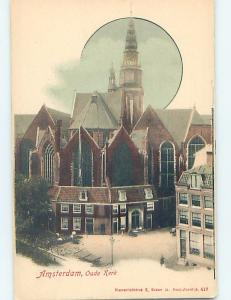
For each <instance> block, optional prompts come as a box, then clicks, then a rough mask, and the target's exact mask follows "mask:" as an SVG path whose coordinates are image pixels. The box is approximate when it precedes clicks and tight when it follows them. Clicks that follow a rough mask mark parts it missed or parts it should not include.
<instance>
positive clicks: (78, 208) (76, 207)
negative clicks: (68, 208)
mask: <svg viewBox="0 0 231 300" xmlns="http://www.w3.org/2000/svg"><path fill="white" fill-rule="evenodd" d="M73 213H81V204H73Z"/></svg>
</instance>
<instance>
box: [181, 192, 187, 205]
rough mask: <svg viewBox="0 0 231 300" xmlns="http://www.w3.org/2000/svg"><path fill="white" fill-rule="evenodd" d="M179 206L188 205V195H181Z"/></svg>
mask: <svg viewBox="0 0 231 300" xmlns="http://www.w3.org/2000/svg"><path fill="white" fill-rule="evenodd" d="M179 204H188V195H187V194H182V193H180V194H179Z"/></svg>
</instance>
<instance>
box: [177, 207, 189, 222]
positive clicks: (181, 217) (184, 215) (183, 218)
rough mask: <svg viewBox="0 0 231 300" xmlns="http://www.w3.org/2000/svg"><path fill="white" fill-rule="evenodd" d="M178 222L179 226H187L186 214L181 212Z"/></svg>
mask: <svg viewBox="0 0 231 300" xmlns="http://www.w3.org/2000/svg"><path fill="white" fill-rule="evenodd" d="M179 222H180V223H181V224H188V212H187V211H184V210H181V211H180V214H179Z"/></svg>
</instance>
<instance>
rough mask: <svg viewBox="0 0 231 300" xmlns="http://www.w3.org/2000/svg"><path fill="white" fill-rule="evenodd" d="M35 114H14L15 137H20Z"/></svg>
mask: <svg viewBox="0 0 231 300" xmlns="http://www.w3.org/2000/svg"><path fill="white" fill-rule="evenodd" d="M34 118H35V115H29V114H28V115H27V114H22V115H21V114H20V115H15V116H14V127H15V137H16V138H22V137H23V136H24V134H25V132H26V130H27V128H28V127H29V125H30V124H31V122H32V121H33V120H34Z"/></svg>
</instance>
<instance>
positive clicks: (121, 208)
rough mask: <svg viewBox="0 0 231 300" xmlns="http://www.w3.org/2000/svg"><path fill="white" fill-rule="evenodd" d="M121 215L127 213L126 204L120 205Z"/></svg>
mask: <svg viewBox="0 0 231 300" xmlns="http://www.w3.org/2000/svg"><path fill="white" fill-rule="evenodd" d="M120 213H121V214H124V213H126V204H120Z"/></svg>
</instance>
